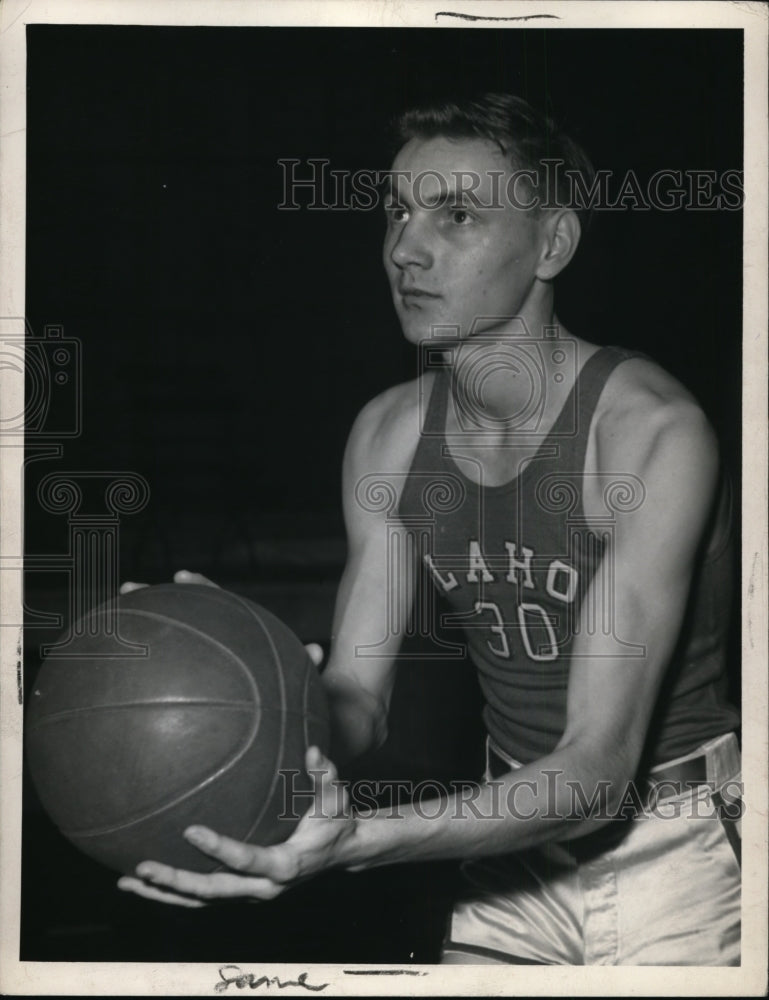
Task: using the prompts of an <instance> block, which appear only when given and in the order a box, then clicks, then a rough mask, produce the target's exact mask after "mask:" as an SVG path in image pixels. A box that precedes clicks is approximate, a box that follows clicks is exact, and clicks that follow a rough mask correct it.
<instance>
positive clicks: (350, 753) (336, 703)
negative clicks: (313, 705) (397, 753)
mask: <svg viewBox="0 0 769 1000" xmlns="http://www.w3.org/2000/svg"><path fill="white" fill-rule="evenodd" d="M321 678H322V680H323V686H324V688H325V690H326V695H327V698H328V705H329V716H330V720H331V752H330V757H331V759H332V760H333V761H334V762H335V763H336V764H337V765H339V766H341V767H344V765H346V764H347V763H349V762H350V761H351V760H354V759H355V758H356V757H360V756H362V755H363V754H364V753H366V752H367V751H369V750H372V749H376V748H377V747H379V746H381V745H382V743H383V742H384V740H385V738H386V736H387V717H386V713H385V712H384V710H383V709H382V707H381V706H380V705H379V704H378V702H377V700H376V699H375V698H374V697H373V696H372V695H370V694H368V693H367V692H365V691H364V690H362V689H361V688H360V687H359V686H357V685H354V684H351V683H350V682H349V680H348V679H347V678H345V677H341V676H340V675H339V674H338V673H336V672H335V671H333V670H327V671H325V672H324V673H323V674H322V675H321Z"/></svg>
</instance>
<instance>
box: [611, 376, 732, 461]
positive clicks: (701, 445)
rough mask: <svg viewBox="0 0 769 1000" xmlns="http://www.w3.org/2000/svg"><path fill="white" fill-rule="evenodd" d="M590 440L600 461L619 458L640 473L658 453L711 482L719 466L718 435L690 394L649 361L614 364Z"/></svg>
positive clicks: (658, 455)
mask: <svg viewBox="0 0 769 1000" xmlns="http://www.w3.org/2000/svg"><path fill="white" fill-rule="evenodd" d="M593 437H594V444H595V448H596V458H597V461H598V465H599V467H601V466H602V465H603V461H602V459H607V460H616V459H617V457H618V456H622V457H623V458H624V460H625V461H626V462H627V463H629V464H630V465H631V466H636V467H638V468H639V469H643V468H644V467H645V466H646V465H647V463H649V462H654V460H655V459H657V460H658V459H659V458H660V457H661V456H662V455H664V456H666V457H667V460H668V461H676V460H680V461H683V462H685V464H686V466H687V468H689V469H690V470H691V471H692V473H693V474H695V475H696V474H697V473H698V472H699V473H700V474H702V475H704V476H705V477H706V478H709V477H710V475H711V474H712V471H713V469H714V468H715V466H716V465H717V462H718V446H717V442H716V436H715V433H714V431H713V428H712V427H711V425H710V423H709V421H708V419H707V417H706V416H705V413H704V412H703V410H702V409H701V407H700V406H699V404H698V403H697V401H696V400H695V398H694V397H693V396H692V394H691V393H690V392H689V391H688V390H687V389H686V388H685V387H684V386H683V385H682V384H681V383H680V382H679V381H678V380H677V379H676V378H674V377H673V376H672V375H671V374H670V373H669V372H666V371H665V370H664V368H662V367H660V365H658V364H656V362H654V361H651V360H650V359H647V358H631V359H629V360H628V361H625V362H623V363H622V364H620V365H618V366H617V367H616V369H615V370H614V371H613V372H612V374H611V375H610V377H609V379H608V381H607V383H606V386H605V388H604V390H603V393H602V394H601V399H600V401H599V404H598V408H597V410H596V414H595V420H594V424H593Z"/></svg>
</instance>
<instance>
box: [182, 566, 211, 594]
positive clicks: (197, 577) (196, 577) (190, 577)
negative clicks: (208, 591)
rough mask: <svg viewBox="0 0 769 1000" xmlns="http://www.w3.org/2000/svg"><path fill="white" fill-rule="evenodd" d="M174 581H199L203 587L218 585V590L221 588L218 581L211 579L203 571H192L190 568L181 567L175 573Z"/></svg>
mask: <svg viewBox="0 0 769 1000" xmlns="http://www.w3.org/2000/svg"><path fill="white" fill-rule="evenodd" d="M174 583H198V584H201V585H202V586H203V587H216V588H217V590H219V589H221V588H220V587H219V584H218V583H214V581H213V580H209V579H208V577H207V576H203V574H202V573H192V572H190V570H188V569H180V570H177V571H176V573H174Z"/></svg>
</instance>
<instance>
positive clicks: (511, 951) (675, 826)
mask: <svg viewBox="0 0 769 1000" xmlns="http://www.w3.org/2000/svg"><path fill="white" fill-rule="evenodd" d="M494 749H496V748H494ZM496 753H497V756H501V757H503V758H504V760H505V761H506V762H507V763H509V764H510V766H511V767H515V766H516V762H514V761H511V760H510V758H509V757H506V756H505V755H504V754H501V753H500V752H499V751H498V750H496ZM700 755H704V756H705V764H706V768H707V781H706V783H704V784H701V785H699V786H698V787H696V788H694V789H693V790H691V789H688V790H685V791H684V792H683V794H679V795H673V796H670V797H666V798H664V800H662V799H660V800H658V804H657V808H656V809H654V810H653V809H650V808H647V809H645V810H644V812H643V813H642V814H639V815H638V816H637V818H635V819H632V820H630V821H629V822H628V823H627V824H623V826H625V827H626V828H627V834H626V835H625V836H624V837H623V838H622V839H621V840H620V841H619V842H618V843H616V844H615V845H614V846H609V847H607V848H605V849H604V848H600V849H599V850H597V851H591V850H590V849H589V841H590V838H589V837H588V838H583V842H582V844H580V841H579V840H574V841H569V842H564V843H560V844H546V845H544V846H542V847H538V848H535V849H531V850H526V851H520V852H516V853H514V854H509V855H504V856H500V857H494V858H488V859H482V860H479V861H471V862H465V864H464V865H463V866H462V871H463V875H464V881H465V890H464V892H463V893H462V895H461V897H460V899H459V900H458V901H457V903H456V906H455V908H454V912H453V914H452V917H451V920H450V922H449V929H448V934H447V938H446V941H445V942H444V949H443V950H444V961H452V962H455V963H456V962H461V961H463V959H464V960H467V961H468V962H474V963H477V962H479V961H487V962H490V963H510V964H538V965H542V964H544V965H703V966H705V965H717V966H721V965H739V963H740V863H739V856H738V854H739V835H738V828H739V823H735V822H733V821H732V819H731V818H730V817H735V815H738V814H739V808H740V805H739V803H735V798H736V795H735V788H738V787H739V782H740V779H741V774H740V752H739V747H738V744H737V739H736V737H735V736H734V734H728V735H726V736H721V737H718V738H717V739H715V740H712V741H710V742H709V743H707V744H705V745H704V746H703V747H700V748H699V749H698V750H697V751H695V753H693V754H690V755H688V756H687V757H684V758H679V759H678V760H677V761H675V762H670V764H679V763H682V762H684V763H685V762H688V761H691V760H693V759H695V758H698V757H699V756H700ZM670 764H666V765H663V766H662V767H661V768H655V769H653V771H652V772H651V774H652V776H653V774H654V771H660V772H662V771H663V770H664V769H665V768H669V767H670ZM518 766H519V765H518ZM487 776H488V775H487ZM726 788H728V789H729V793H728V794H729V799H728V801H729V802H730V806H729V807H728V808H727V809H724V808H723V801H722V798H721V796H720V792H721V791H722V790H724V789H726ZM735 806H736V808H735ZM609 825H610V826H612V825H613V824H609ZM585 845H588V850H585Z"/></svg>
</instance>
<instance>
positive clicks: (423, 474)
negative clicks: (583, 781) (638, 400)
mask: <svg viewBox="0 0 769 1000" xmlns="http://www.w3.org/2000/svg"><path fill="white" fill-rule="evenodd" d="M638 356H639V355H637V354H634V353H631V352H629V351H624V350H621V349H619V348H613V347H606V348H601V349H600V350H598V351H597V352H596V353H595V354H593V355H592V356H591V357H590V358H589V359H588V360H587V362H585V364H584V365H583V367H582V370H581V372H580V373H579V375H578V376H577V379H576V381H575V384H574V386H573V388H572V390H571V393H570V394H569V396H568V398H567V401H566V403H565V405H564V407H563V409H562V410H561V412H560V414H559V416H558V417H557V419H556V421H555V423H554V424H553V426H552V428H551V430H550V431H549V433H548V434H547V435H546V437H545V438H544V440H543V441H542V443H541V444H540V445H539V447H538V448H537V451H536V453H535V454H534V456H533V457H532V458H531V459H530V460H528V461H527V463H526V464H523V463H522V466H521V469H520V471H519V474H518V475H517V476H516V477H515V478H514V479H512V480H511V481H510V482H508V483H505V484H503V485H500V486H485V487H484V486H480V485H478V484H477V483H476V482H475V479H477V478H478V470H477V469H476V471H475V474H474V475H473V476H472V478H471V476H470V475H469V474H466V473H472V471H473V466H472V464H471V462H472V460H471V459H470V458H469V457H467V458H465V459H463V458H462V456H461V439H458V440H457V442H456V443H454V444H453V445H452V448H451V453H450V454H449V449H448V446H447V444H446V438H445V427H446V413H447V407H448V402H449V397H450V395H451V384H450V382H451V378H450V373H449V372H448V371H447V370H440V371H438V373H437V374H436V377H435V383H434V385H433V390H432V394H431V398H430V402H429V405H428V410H427V414H426V416H425V421H424V425H423V428H422V434H421V436H420V441H419V445H418V447H417V451H416V454H415V456H414V460H413V462H412V466H411V469H410V472H409V475H408V477H407V480H406V483H405V484H404V488H403V492H402V495H401V498H400V503H399V506H398V515H399V518H400V519H401V521H402V522H403V523H404V525H405V526H407V527H408V525H410V524H412V525H413V524H417V525H420V526H421V537H422V538H423V539H425V538H426V539H427V541H426V542H425V541H423V543H422V544H423V549H424V551H423V553H422V554H423V559H424V563H425V565H426V568H427V571H428V572H429V573H430V575H431V577H432V580H433V582H434V585H435V587H436V588H437V589H438V591H439V592H440V593H442V594H443V595H444V597H445V599H446V601H447V602H448V605H449V608H450V609H451V610H450V613H449V614H448V615H447V616H445V617H444V619H443V621H444V624H446V625H447V626H448V627H449V629H454V628H456V629H458V630H459V629H461V632H460V631H458V632H457V639H458V640H460V639H462V638H464V641H465V642H466V646H467V652H468V653H469V656H470V658H471V659H472V661H473V662H474V663H475V665H476V666H477V668H478V672H479V679H480V684H481V689H482V692H483V695H484V698H485V702H486V705H485V708H484V721H485V724H486V727H487V730H488V732H489V734H490V735H491V737H492V738H493V739H494V740H495V742H496V743H497V744H498V745H499V747H500V748H501V749H502V750H504V751H505V752H506V753H507V754H509V755H510V756H511V757H514V758H515V759H517V760H519V761H521V762H523V763H527V762H530V761H532V760H535V759H536V758H538V757H541V756H543V755H544V754H546V753H549V752H550V751H552V750H553V748H554V747H555V745H556V744H557V742H558V740H559V739H560V737H561V735H562V734H563V731H564V727H565V721H566V689H567V684H568V679H569V668H570V664H571V659H572V654H573V645H574V638H575V634H576V632H577V630H578V629H579V628H582V627H584V628H586V629H587V630H598V629H601V630H603V631H604V633H605V635H608V636H610V637H611V642H612V644H613V646H614V648H615V649H616V652H617V655H621V656H631V657H632V656H635V657H639V658H640V657H641V655H642V652H643V651H642V649H641V648H639V647H637V646H634V645H632V644H630V643H628V642H627V641H626V640H625V638H624V637H623V636H622V635H621V634H615V633H616V630H617V629H618V626H615V625H614V624H613V615H612V611H611V608H605V607H604V608H600V607H595V608H588V609H587V612H588V614H587V615H586V617H585V618H581V614H580V613H581V610H582V604H583V601H584V599H585V595H586V594H587V591H588V588H589V586H590V583H591V581H592V579H593V576H594V574H595V573H596V571H599V572H609V571H610V567H609V566H608V565H607V564H602V562H601V557H602V555H603V552H604V549H605V547H606V544H607V542H608V541H609V540H610V538H611V533H612V531H613V527H614V522H615V518H616V516H617V514H618V513H619V512H621V511H626V510H631V509H633V507H634V505H638V504H640V503H641V502H642V501H643V484H642V483H641V481H640V480H639V479H638V478H637V477H635V476H632V475H630V474H623V473H622V472H621V471H619V472H617V473H613V474H612V475H610V476H609V475H607V476H605V477H604V478H605V482H604V481H601V482H600V483H599V484H598V485H599V486H600V488H601V492H602V494H603V498H604V504H605V511H603V512H602V517H601V518H600V519H595V518H594V519H593V525H594V527H595V529H596V530H593V528H591V527H589V526H588V524H587V521H586V518H585V514H584V510H583V499H582V493H583V479H584V471H583V470H584V466H585V454H586V449H587V443H588V435H589V430H590V424H591V419H592V416H593V413H594V412H595V408H596V405H597V402H598V398H599V396H600V394H601V392H602V390H603V388H604V385H605V384H606V380H607V379H608V377H609V375H610V374H611V372H612V371H613V370H614V368H615V367H616V366H617V365H618V364H620V363H621V362H622V361H624V360H626V359H628V358H631V357H638ZM529 440H531V438H530V439H529ZM596 520H598V522H599V523H596ZM425 526H426V530H425ZM706 541H707V540H706ZM607 563H608V561H607ZM610 589H611V588H607V590H608V591H609V592H610ZM729 605H730V545H729V543H728V539H727V540H726V541H725V542H724V544H723V545H721V547H720V548H719V549H718V550H717V551H716V552H715V553H714V554H711V555H710V556H709V557H708V558H707V560H704V561H703V562H702V563H701V565H699V567H698V569H697V572H696V574H695V578H694V581H693V584H692V591H691V599H690V602H689V606H688V609H687V613H686V620H685V623H684V626H683V629H682V633H681V636H680V640H679V642H678V645H677V649H676V652H675V655H674V657H673V660H672V662H671V664H670V666H669V668H668V670H667V672H666V678H665V681H664V684H663V688H662V691H661V694H660V698H659V701H658V707H657V710H656V712H655V715H654V718H653V721H652V726H651V729H650V733H649V740H648V743H647V751H646V755H645V756H646V759H647V762H648V764H649V765H653V764H655V763H661V762H663V761H665V760H671V759H673V758H674V757H677V756H679V755H682V754H685V753H689V752H690V751H691V750H693V749H695V748H696V747H697V746H699V745H700V744H701V743H703V742H704V741H705V740H707V739H710V738H711V737H714V736H717V735H720V734H721V733H724V732H728V731H730V730H732V729H734V728H735V727H736V726H737V724H738V718H737V714H736V712H735V710H734V709H733V708H732V707H731V706H730V705H728V704H727V703H726V702H725V701H724V697H723V691H724V687H725V677H726V675H725V648H726V635H727V629H728V612H729ZM449 636H450V637H452V636H451V632H449ZM452 638H453V637H452ZM604 648H605V647H604ZM639 662H640V659H639Z"/></svg>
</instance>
